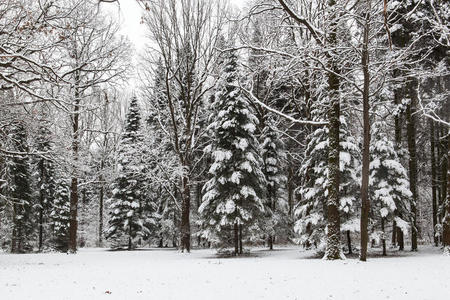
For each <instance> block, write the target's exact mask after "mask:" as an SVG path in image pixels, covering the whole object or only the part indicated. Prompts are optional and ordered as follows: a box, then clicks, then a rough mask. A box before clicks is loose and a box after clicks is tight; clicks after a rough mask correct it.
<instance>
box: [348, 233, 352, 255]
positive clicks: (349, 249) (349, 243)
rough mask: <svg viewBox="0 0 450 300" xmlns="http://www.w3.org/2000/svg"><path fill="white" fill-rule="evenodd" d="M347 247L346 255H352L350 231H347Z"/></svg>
mask: <svg viewBox="0 0 450 300" xmlns="http://www.w3.org/2000/svg"><path fill="white" fill-rule="evenodd" d="M347 247H348V254H353V250H352V238H351V236H350V230H347Z"/></svg>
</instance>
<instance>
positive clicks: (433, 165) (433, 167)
mask: <svg viewBox="0 0 450 300" xmlns="http://www.w3.org/2000/svg"><path fill="white" fill-rule="evenodd" d="M429 123H430V145H431V149H430V152H431V155H430V157H431V195H432V197H431V204H432V207H433V239H434V245H435V246H436V247H437V246H438V242H439V239H438V236H437V234H436V225H437V199H436V157H435V148H436V146H435V134H434V132H435V129H434V121H433V120H431V119H430V120H429Z"/></svg>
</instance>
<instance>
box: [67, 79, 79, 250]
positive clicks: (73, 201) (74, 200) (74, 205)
mask: <svg viewBox="0 0 450 300" xmlns="http://www.w3.org/2000/svg"><path fill="white" fill-rule="evenodd" d="M79 81H80V77H79V74H76V75H75V82H76V83H77V84H78V83H79ZM74 96H75V99H74V111H73V115H72V159H73V166H72V168H73V169H72V180H71V184H70V219H69V251H70V252H71V253H76V252H77V232H78V175H77V174H78V170H77V168H78V167H77V162H78V147H79V135H80V133H79V130H80V128H79V118H80V93H79V92H78V87H76V88H75V94H74Z"/></svg>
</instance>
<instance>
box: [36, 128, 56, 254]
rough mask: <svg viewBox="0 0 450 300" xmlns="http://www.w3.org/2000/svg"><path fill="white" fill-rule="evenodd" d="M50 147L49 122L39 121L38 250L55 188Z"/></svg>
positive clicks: (42, 240)
mask: <svg viewBox="0 0 450 300" xmlns="http://www.w3.org/2000/svg"><path fill="white" fill-rule="evenodd" d="M52 148H53V145H52V142H51V132H50V129H49V123H48V122H44V121H41V123H40V126H39V131H38V133H37V137H36V149H37V150H38V151H39V152H41V153H43V154H42V155H41V156H40V157H38V159H37V161H36V164H35V172H36V175H37V176H36V178H37V181H36V187H37V190H38V191H39V196H38V197H39V204H38V205H37V209H38V226H39V233H38V235H39V237H38V248H39V250H40V251H41V250H42V248H43V246H44V242H45V240H46V236H44V235H45V234H46V233H47V230H46V229H47V228H46V225H47V223H48V217H49V214H50V210H51V207H52V204H53V200H54V197H55V189H56V182H55V164H54V161H53V159H52V156H51V155H52V154H51V152H52Z"/></svg>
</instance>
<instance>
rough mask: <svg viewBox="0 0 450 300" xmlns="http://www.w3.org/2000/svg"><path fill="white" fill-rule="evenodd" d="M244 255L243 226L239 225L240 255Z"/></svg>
mask: <svg viewBox="0 0 450 300" xmlns="http://www.w3.org/2000/svg"><path fill="white" fill-rule="evenodd" d="M242 253H243V246H242V224H239V254H242Z"/></svg>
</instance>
